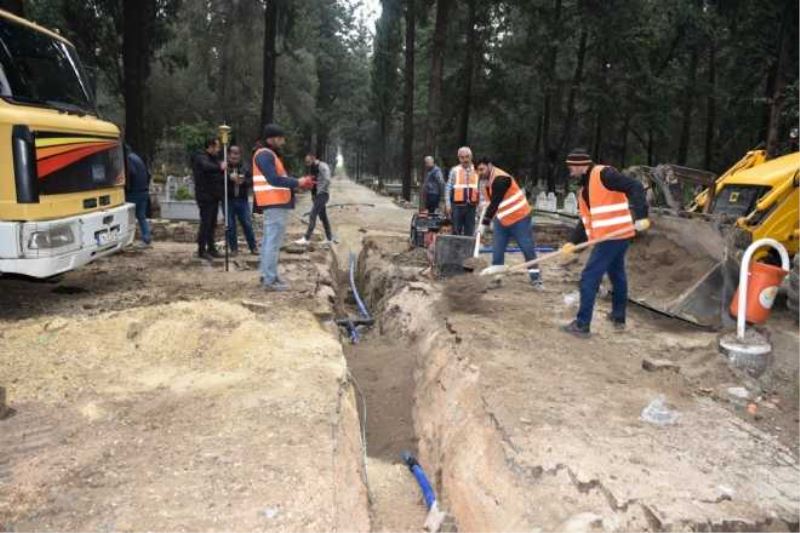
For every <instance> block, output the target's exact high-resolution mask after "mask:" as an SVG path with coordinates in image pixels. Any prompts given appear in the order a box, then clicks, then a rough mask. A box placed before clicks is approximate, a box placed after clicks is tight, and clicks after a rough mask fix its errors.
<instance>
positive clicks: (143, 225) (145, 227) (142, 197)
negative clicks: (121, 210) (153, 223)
mask: <svg viewBox="0 0 800 533" xmlns="http://www.w3.org/2000/svg"><path fill="white" fill-rule="evenodd" d="M125 200H126V201H128V202H130V203H132V204H133V205H134V206H136V207H135V212H136V221H137V222H138V223H139V233H141V236H142V242H143V243H145V244H150V241H151V240H152V238H151V235H150V224H148V223H147V204H148V202H149V201H150V193H149V192H147V191H139V192H127V193H125Z"/></svg>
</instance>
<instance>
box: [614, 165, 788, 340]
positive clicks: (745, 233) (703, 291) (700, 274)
mask: <svg viewBox="0 0 800 533" xmlns="http://www.w3.org/2000/svg"><path fill="white" fill-rule="evenodd" d="M629 171H630V172H631V173H632V174H633V175H634V176H636V177H638V178H639V179H640V180H641V181H642V182H643V183H644V185H645V187H646V188H647V190H648V197H649V200H650V203H651V206H652V219H653V229H652V231H651V232H648V234H645V235H643V236H642V237H640V238H637V239H636V241H635V243H634V245H633V246H632V248H631V253H630V255H629V272H630V274H631V275H630V277H631V280H630V285H631V288H630V291H629V292H630V297H631V299H632V300H633V301H634V302H636V303H638V304H640V305H643V306H645V307H648V308H650V309H652V310H654V311H657V312H660V313H663V314H666V315H669V316H672V317H676V318H680V319H683V320H687V321H690V322H693V323H695V324H698V325H701V326H707V327H711V328H719V327H720V326H723V325H727V324H730V323H731V322H730V321H731V320H732V319H731V318H730V316H729V314H728V311H727V309H728V305H729V304H730V299H731V297H732V295H733V293H734V291H735V290H736V285H737V280H738V270H739V261H740V259H741V254H742V252H743V251H744V249H745V248H747V246H748V245H749V244H751V243H752V242H754V241H756V240H758V239H762V238H765V237H769V238H772V239H775V240H777V241H778V242H780V243H781V244H783V245H784V246H785V247H786V250H787V251H788V252H789V255H797V252H798V244H799V243H800V227H799V225H798V219H799V216H800V188H798V185H800V152H793V153H790V154H788V155H784V156H781V157H776V158H774V159H769V158H768V156H767V153H766V151H765V150H752V151H750V152H748V153H747V154H746V155H745V156H744V157H743V158H742V159H741V160H740V161H738V162H737V163H736V164H735V165H733V166H732V167H731V168H730V169H729V170H727V171H726V172H725V173H723V174H721V175H720V176H718V177H716V176H714V175H713V174H710V173H708V172H704V171H698V170H695V169H690V168H686V167H679V166H675V165H660V166H658V167H654V168H651V167H634V168H632V169H629ZM757 259H759V260H763V261H767V262H771V261H773V260H774V258H772V257H770V256H769V255H768V253H767V252H766V251H765V252H764V253H763V254H762V256H761V257H757ZM796 262H797V261H796V260H795V264H796ZM796 278H797V276H796V275H794V274H793V276H792V277H791V278H790V279H791V282H794V283H796V281H797V279H796ZM791 282H790V284H791ZM787 295H788V298H789V300H790V306H792V305H794V306H795V308H796V299H797V287H796V286H790V287H789V288H788V291H787Z"/></svg>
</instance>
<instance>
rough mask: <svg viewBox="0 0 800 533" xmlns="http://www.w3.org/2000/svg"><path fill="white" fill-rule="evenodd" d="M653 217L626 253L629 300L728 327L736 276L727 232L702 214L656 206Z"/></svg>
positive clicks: (700, 322) (697, 321) (694, 320)
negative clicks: (696, 214) (647, 228)
mask: <svg viewBox="0 0 800 533" xmlns="http://www.w3.org/2000/svg"><path fill="white" fill-rule="evenodd" d="M651 221H652V223H653V225H652V228H651V229H650V230H649V231H648V232H646V233H644V234H642V235H639V236H637V238H636V239H635V240H634V242H633V245H632V246H631V250H630V252H629V253H628V278H629V279H628V285H629V289H628V294H629V298H630V300H632V301H633V302H635V303H637V304H639V305H641V306H644V307H646V308H648V309H651V310H653V311H656V312H658V313H662V314H664V315H667V316H670V317H674V318H678V319H681V320H685V321H688V322H692V323H694V324H697V325H699V326H704V327H707V328H713V329H718V328H720V327H722V326H725V325H729V324H730V321H731V319H730V317H729V315H728V312H727V308H728V304H729V303H730V299H731V297H732V295H733V292H734V291H735V289H736V280H737V276H738V274H737V272H738V265H737V263H736V260H735V254H733V253H731V252H730V251H729V250H732V249H733V248H732V247H731V245H730V243H729V241H730V238H729V237H728V235H729V233H730V232H729V230H726V228H725V226H723V225H722V224H720V223H718V222H716V221H714V220H713V219H710V218H709V217H704V216H702V215H701V216H693V217H690V216H688V215H687V216H681V215H675V214H671V213H668V212H657V210H654V212H653V213H651Z"/></svg>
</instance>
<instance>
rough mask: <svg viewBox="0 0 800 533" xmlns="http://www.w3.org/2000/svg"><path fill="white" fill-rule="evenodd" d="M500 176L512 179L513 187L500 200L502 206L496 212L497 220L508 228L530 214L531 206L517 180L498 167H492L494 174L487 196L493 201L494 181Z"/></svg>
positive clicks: (490, 179) (487, 188)
mask: <svg viewBox="0 0 800 533" xmlns="http://www.w3.org/2000/svg"><path fill="white" fill-rule="evenodd" d="M498 176H507V177H508V178H510V179H511V187H509V188H508V190H507V191H506V194H505V196H503V201H502V202H500V206H499V207H498V208H497V213H496V214H495V216H496V217H497V220H499V221H500V225H502V226H503V227H506V228H507V227H508V226H511V225H513V224H516V223H517V222H519V221H520V220H522V219H523V218H525V217H527V216H530V214H531V206H530V204H529V203H528V199H527V198H526V197H525V191H524V190H523V189H521V188H520V186H519V185H517V180H515V179H514V178H513V177H512V176H511V174H509V173H508V172H506V171H505V170H501V169H499V168H497V167H492V176H491V177H490V178H489V184H488V185H487V187H486V198H488V199H489V201H491V198H492V183H494V179H495V178H496V177H498Z"/></svg>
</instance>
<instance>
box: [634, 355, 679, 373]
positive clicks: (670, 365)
mask: <svg viewBox="0 0 800 533" xmlns="http://www.w3.org/2000/svg"><path fill="white" fill-rule="evenodd" d="M642 368H643V369H644V370H646V371H648V372H658V371H660V370H670V371H672V372H676V373H677V372H680V370H681V367H680V365H678V364H677V363H674V362H673V361H670V360H669V359H649V358H645V359H642Z"/></svg>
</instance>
